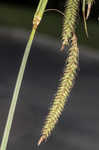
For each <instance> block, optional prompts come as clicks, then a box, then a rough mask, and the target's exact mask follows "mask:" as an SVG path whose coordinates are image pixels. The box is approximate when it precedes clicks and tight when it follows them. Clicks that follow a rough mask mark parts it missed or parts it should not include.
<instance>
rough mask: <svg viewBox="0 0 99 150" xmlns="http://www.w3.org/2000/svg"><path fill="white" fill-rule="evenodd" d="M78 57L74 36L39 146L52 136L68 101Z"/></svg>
mask: <svg viewBox="0 0 99 150" xmlns="http://www.w3.org/2000/svg"><path fill="white" fill-rule="evenodd" d="M78 57H79V49H78V47H77V39H76V36H75V35H74V36H73V37H72V45H71V48H70V49H69V56H68V58H67V63H66V66H65V68H64V74H63V77H62V79H61V82H60V85H59V87H58V90H57V93H56V96H55V98H54V101H53V104H52V106H51V108H50V111H49V114H48V116H47V118H46V121H45V124H44V127H43V129H42V136H41V138H40V141H39V142H38V145H40V143H41V142H42V141H43V140H46V139H47V138H48V136H49V135H50V134H51V131H52V130H53V128H54V127H55V125H56V123H57V121H58V119H59V117H60V115H61V113H62V111H63V109H64V105H65V103H66V101H67V98H68V96H69V94H70V91H71V88H72V87H73V81H74V79H75V74H76V70H77V67H78Z"/></svg>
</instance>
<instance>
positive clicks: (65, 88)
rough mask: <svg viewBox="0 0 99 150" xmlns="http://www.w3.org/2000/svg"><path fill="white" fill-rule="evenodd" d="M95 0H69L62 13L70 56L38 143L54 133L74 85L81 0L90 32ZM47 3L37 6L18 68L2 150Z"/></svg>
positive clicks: (63, 44) (0, 147)
mask: <svg viewBox="0 0 99 150" xmlns="http://www.w3.org/2000/svg"><path fill="white" fill-rule="evenodd" d="M93 2H94V0H67V1H66V7H65V11H64V14H63V13H61V14H63V15H64V23H63V31H62V47H61V50H63V49H64V48H65V46H66V45H68V46H69V50H68V57H67V60H66V62H65V67H64V72H63V76H62V78H61V80H60V84H59V87H58V89H57V92H56V95H55V97H54V99H53V103H52V105H51V107H50V110H49V113H48V115H47V116H46V119H45V122H44V126H43V128H42V131H41V137H40V139H39V141H38V146H39V145H40V144H41V142H43V141H45V140H47V138H48V137H49V135H51V132H52V130H53V129H54V127H55V125H56V123H57V122H58V119H59V117H60V115H61V113H62V111H63V109H64V106H65V104H66V102H67V99H68V97H69V95H70V92H71V89H72V87H73V85H74V81H75V76H76V71H77V68H78V64H79V48H78V44H77V36H76V21H77V16H78V14H79V5H80V3H82V11H83V18H84V24H85V31H86V33H87V26H86V20H87V19H88V17H89V14H90V11H91V6H92V4H93ZM47 3H48V0H40V1H39V4H38V7H37V10H36V12H35V14H34V18H33V27H32V32H31V34H30V37H29V40H28V43H27V46H26V49H25V52H24V56H23V59H22V63H21V66H20V69H19V73H18V77H17V80H16V85H15V89H14V92H13V96H12V100H11V105H10V109H9V113H8V117H7V121H6V125H5V129H4V134H3V138H2V142H1V146H0V150H6V149H7V143H8V139H9V134H10V130H11V126H12V121H13V117H14V113H15V108H16V104H17V100H18V95H19V91H20V87H21V84H22V80H23V75H24V71H25V67H26V64H27V60H28V56H29V53H30V49H31V45H32V41H33V39H34V36H35V32H36V30H37V27H38V25H39V23H40V22H41V20H42V17H43V14H44V12H45V11H46V10H45V9H46V5H47ZM86 6H87V13H85V8H86Z"/></svg>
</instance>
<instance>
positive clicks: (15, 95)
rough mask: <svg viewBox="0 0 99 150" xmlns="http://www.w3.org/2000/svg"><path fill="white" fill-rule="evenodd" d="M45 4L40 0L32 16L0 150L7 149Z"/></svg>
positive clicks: (46, 0)
mask: <svg viewBox="0 0 99 150" xmlns="http://www.w3.org/2000/svg"><path fill="white" fill-rule="evenodd" d="M47 2H48V0H40V2H39V5H38V8H37V11H36V13H35V15H34V19H33V29H32V32H31V34H30V38H29V40H28V43H27V46H26V49H25V52H24V56H23V59H22V63H21V66H20V69H19V73H18V77H17V81H16V85H15V89H14V92H13V97H12V101H11V105H10V109H9V114H8V118H7V122H6V125H5V130H4V134H3V139H2V142H1V147H0V150H6V148H7V143H8V138H9V134H10V130H11V126H12V121H13V117H14V113H15V108H16V103H17V99H18V95H19V91H20V88H21V83H22V80H23V75H24V71H25V67H26V64H27V60H28V56H29V53H30V49H31V45H32V41H33V39H34V35H35V32H36V29H37V27H38V25H39V23H40V21H41V19H42V17H43V14H44V11H45V8H46V5H47Z"/></svg>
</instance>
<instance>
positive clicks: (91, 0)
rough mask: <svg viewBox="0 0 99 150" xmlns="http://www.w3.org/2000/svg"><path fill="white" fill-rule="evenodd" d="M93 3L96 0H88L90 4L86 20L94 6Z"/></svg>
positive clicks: (87, 2)
mask: <svg viewBox="0 0 99 150" xmlns="http://www.w3.org/2000/svg"><path fill="white" fill-rule="evenodd" d="M93 3H94V0H86V4H87V5H88V8H87V15H86V20H87V19H88V17H89V15H90V12H91V7H92V4H93Z"/></svg>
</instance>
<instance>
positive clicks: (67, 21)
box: [62, 0, 80, 47]
mask: <svg viewBox="0 0 99 150" xmlns="http://www.w3.org/2000/svg"><path fill="white" fill-rule="evenodd" d="M79 2H80V0H68V1H67V4H66V9H65V12H64V15H65V18H64V24H63V32H62V40H63V45H62V47H64V45H68V44H69V39H70V38H72V34H73V33H74V32H75V24H76V17H77V14H78V13H77V12H78V9H79Z"/></svg>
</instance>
